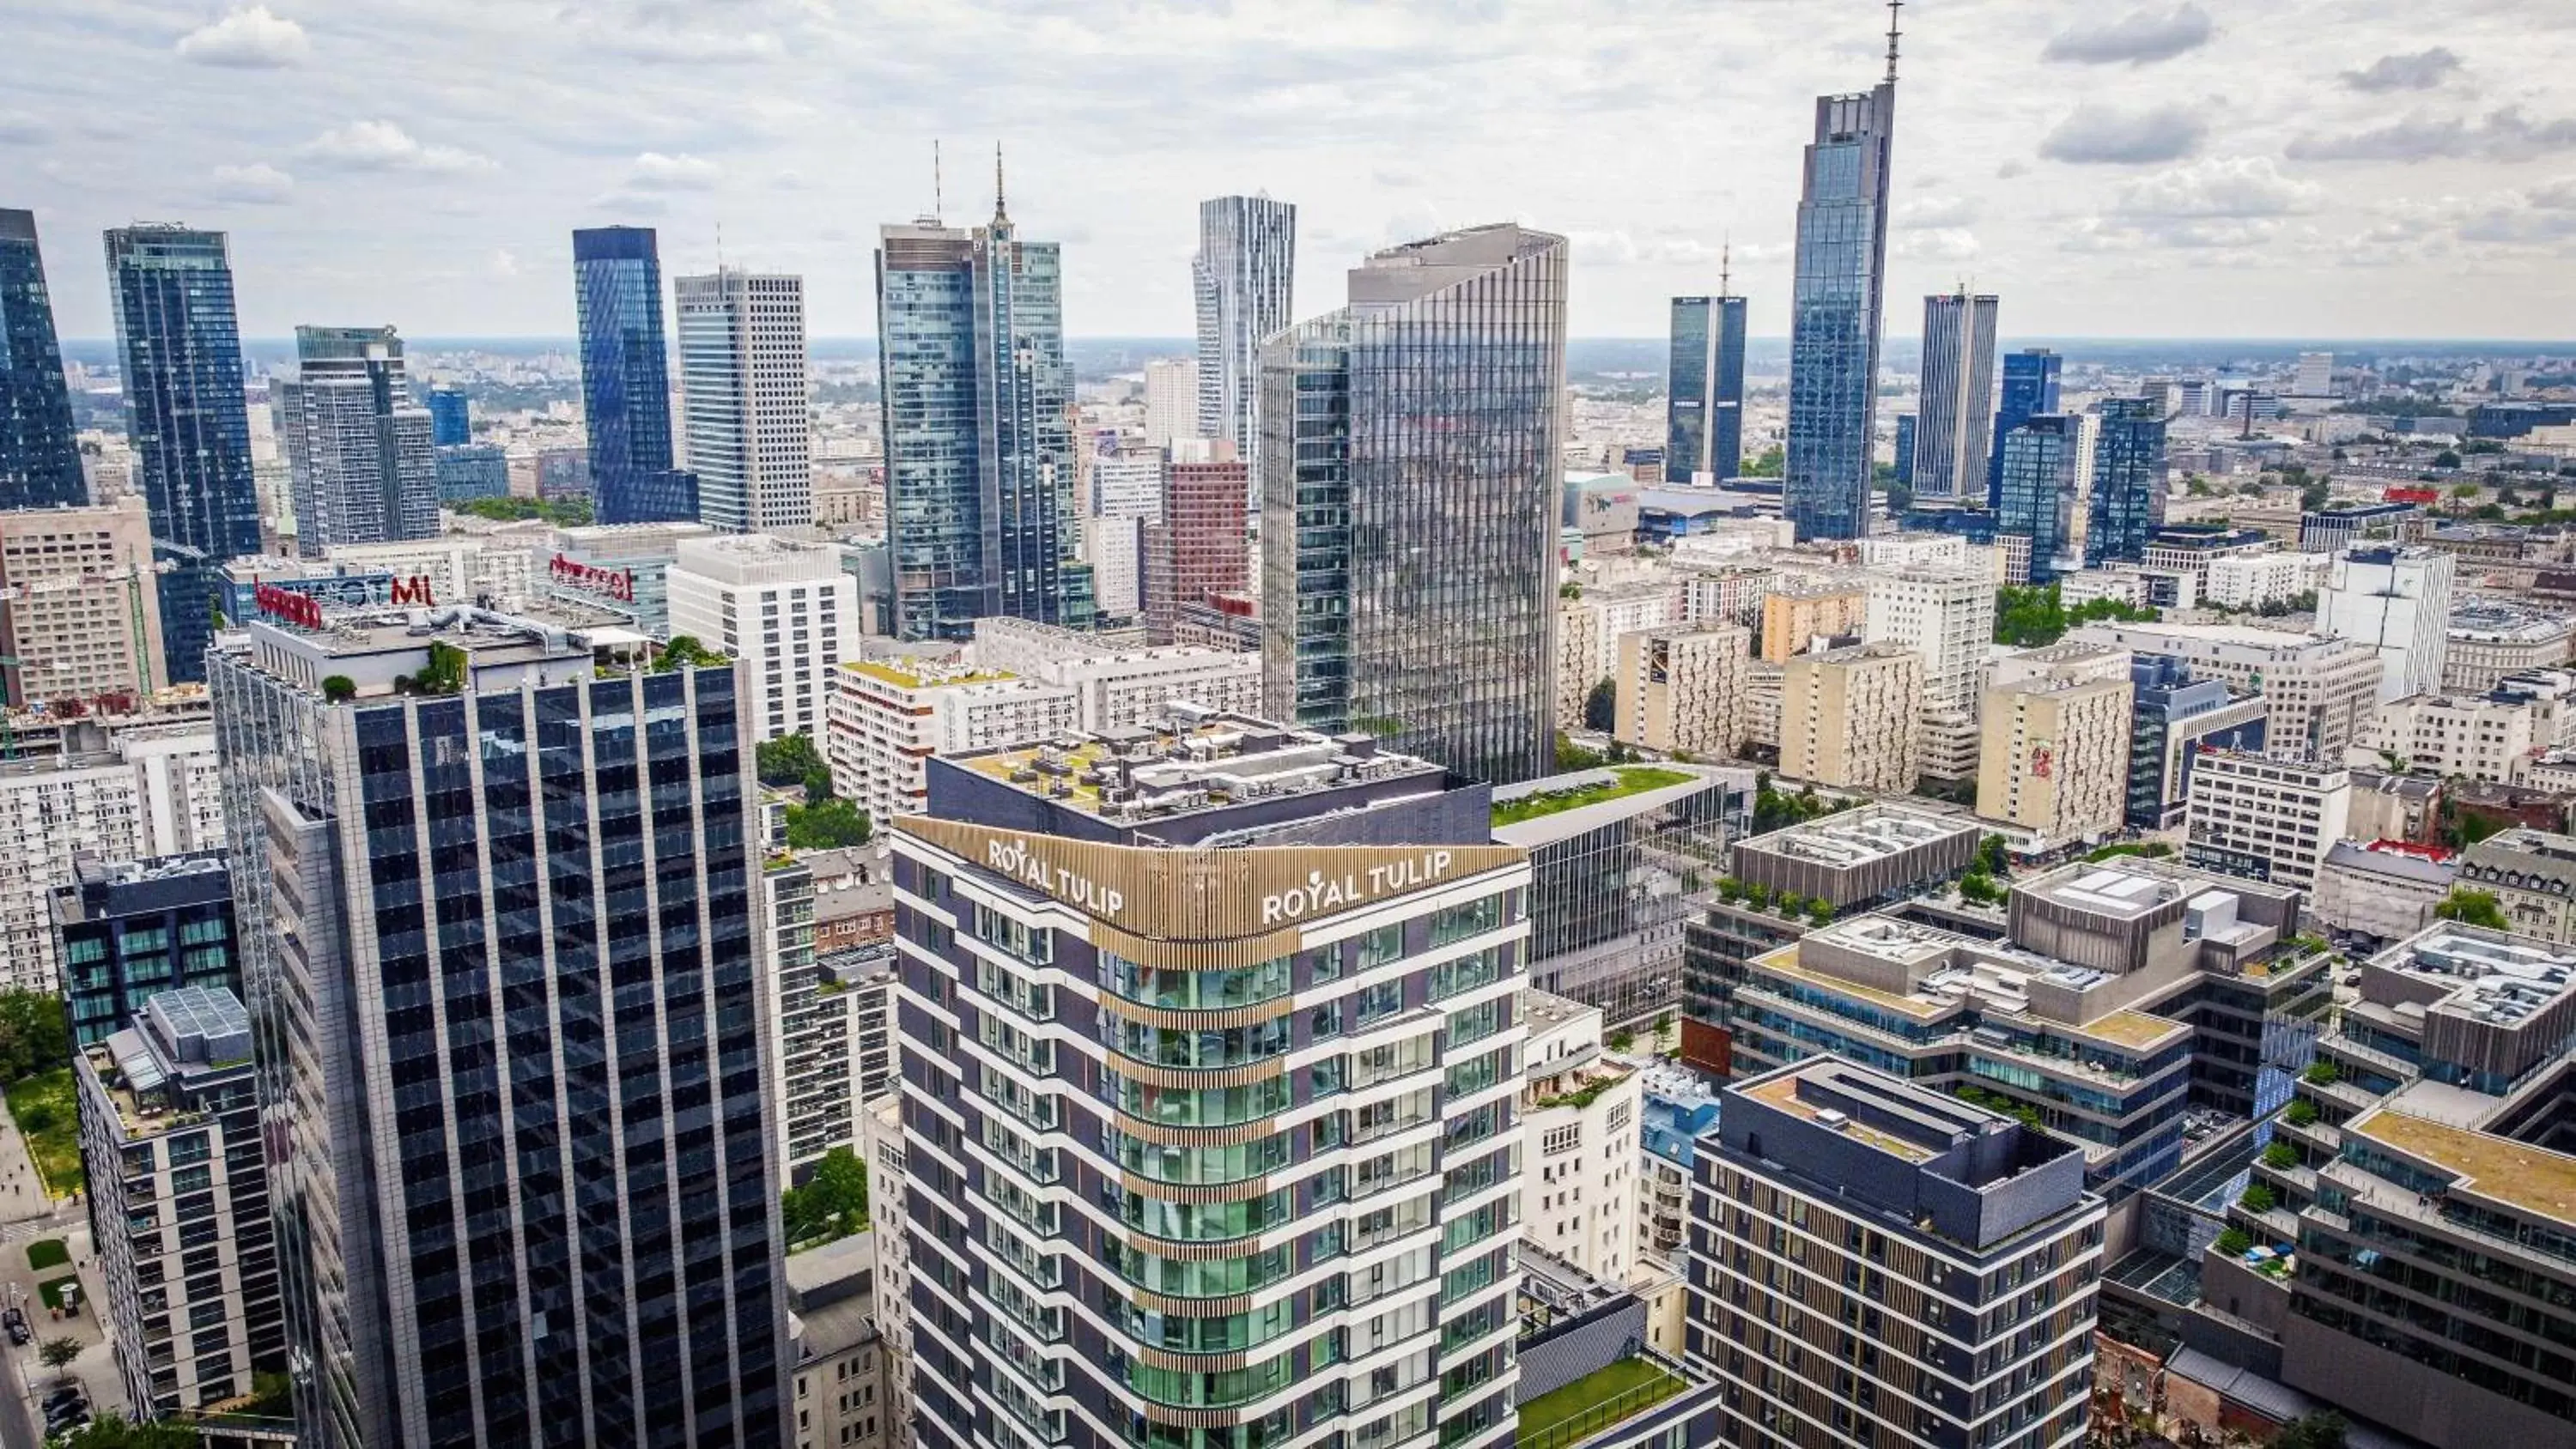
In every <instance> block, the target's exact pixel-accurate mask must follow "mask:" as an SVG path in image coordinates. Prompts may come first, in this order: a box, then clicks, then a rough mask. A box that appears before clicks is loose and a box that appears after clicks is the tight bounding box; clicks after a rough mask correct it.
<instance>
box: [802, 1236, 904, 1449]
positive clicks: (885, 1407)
mask: <svg viewBox="0 0 2576 1449" xmlns="http://www.w3.org/2000/svg"><path fill="white" fill-rule="evenodd" d="M876 1240H877V1234H875V1233H873V1232H864V1233H857V1234H853V1235H852V1236H850V1237H846V1238H840V1239H837V1240H835V1241H833V1242H830V1243H826V1244H824V1245H822V1246H821V1247H816V1248H808V1249H806V1250H805V1251H803V1252H801V1253H790V1254H788V1255H787V1307H788V1312H789V1314H790V1318H789V1321H788V1326H789V1328H790V1329H791V1331H792V1335H793V1337H794V1339H795V1343H796V1368H795V1370H794V1375H795V1380H796V1385H795V1389H794V1391H793V1397H791V1398H790V1399H789V1401H788V1402H789V1403H790V1404H791V1405H792V1406H793V1410H794V1413H795V1415H796V1426H795V1429H794V1431H793V1433H792V1435H791V1438H792V1440H793V1443H794V1445H795V1449H842V1446H844V1445H847V1446H849V1449H887V1446H888V1445H890V1444H892V1443H893V1442H894V1440H893V1438H892V1434H893V1428H894V1426H893V1425H892V1423H891V1422H890V1421H891V1419H892V1418H893V1409H894V1402H893V1400H894V1395H893V1391H892V1389H891V1388H890V1386H889V1385H888V1383H887V1378H888V1375H889V1373H890V1372H891V1370H892V1364H891V1363H890V1362H889V1360H890V1358H891V1354H890V1352H889V1351H888V1349H887V1346H886V1341H885V1335H884V1334H882V1333H880V1332H878V1331H877V1321H876V1320H877V1312H878V1302H879V1299H878V1296H877V1295H878V1289H879V1287H880V1285H879V1284H878V1282H877V1258H878V1251H877V1241H876Z"/></svg>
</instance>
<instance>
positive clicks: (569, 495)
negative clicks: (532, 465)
mask: <svg viewBox="0 0 2576 1449" xmlns="http://www.w3.org/2000/svg"><path fill="white" fill-rule="evenodd" d="M536 465H537V467H536V473H537V496H538V497H539V498H542V499H544V500H546V501H547V502H549V503H564V502H569V501H572V500H575V499H578V500H580V501H582V502H584V503H587V502H589V501H590V497H591V488H592V483H591V477H590V450H589V449H588V448H539V449H538V450H537V457H536Z"/></svg>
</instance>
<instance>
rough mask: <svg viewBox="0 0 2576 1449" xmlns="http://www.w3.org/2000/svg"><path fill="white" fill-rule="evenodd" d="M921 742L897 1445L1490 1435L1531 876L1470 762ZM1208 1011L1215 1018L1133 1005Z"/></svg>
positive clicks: (1217, 745)
mask: <svg viewBox="0 0 2576 1449" xmlns="http://www.w3.org/2000/svg"><path fill="white" fill-rule="evenodd" d="M1274 416H1275V415H1274ZM1337 761H1338V762H1339V763H1337ZM1058 768H1061V769H1063V770H1065V771H1067V772H1068V773H1067V774H1065V775H1062V776H1057V775H1054V774H1053V773H1051V772H1052V771H1054V770H1056V769H1058ZM929 769H930V781H931V785H930V807H931V809H930V814H929V816H928V817H926V818H921V817H915V818H907V819H904V820H900V821H897V822H896V823H895V827H894V831H893V841H894V851H895V856H894V867H895V887H896V890H897V891H898V892H899V893H900V895H901V897H902V899H903V901H904V902H905V907H906V908H905V911H904V923H903V927H902V934H901V936H900V939H899V947H900V951H901V955H902V962H903V968H902V969H903V985H902V988H901V992H902V994H901V1017H902V1024H903V1032H904V1042H903V1049H902V1052H901V1061H902V1072H903V1079H902V1087H901V1102H902V1117H903V1131H904V1137H905V1141H906V1144H907V1145H906V1151H905V1155H904V1170H903V1183H902V1197H903V1204H904V1210H905V1213H906V1214H907V1222H906V1226H907V1230H908V1231H907V1234H906V1236H907V1237H908V1238H909V1240H910V1251H911V1255H912V1256H911V1260H910V1263H909V1266H908V1268H907V1270H906V1271H907V1275H908V1277H909V1278H910V1281H911V1289H912V1303H911V1312H910V1322H909V1331H910V1335H911V1347H912V1358H913V1373H912V1380H911V1395H912V1398H913V1414H912V1423H913V1429H914V1434H915V1436H916V1439H917V1441H918V1442H919V1443H921V1444H923V1445H925V1446H932V1449H938V1446H952V1445H953V1446H959V1449H963V1446H965V1445H967V1444H968V1443H970V1442H980V1441H984V1440H988V1439H992V1438H996V1437H1000V1438H1004V1439H1007V1440H1009V1441H1010V1442H1014V1443H1021V1442H1025V1443H1030V1444H1048V1445H1066V1446H1073V1449H1094V1446H1109V1445H1126V1444H1132V1443H1135V1442H1136V1441H1137V1440H1139V1439H1144V1440H1148V1441H1151V1442H1155V1443H1171V1444H1179V1443H1189V1442H1196V1441H1197V1435H1198V1433H1199V1432H1200V1426H1201V1425H1202V1424H1204V1422H1205V1418H1206V1415H1207V1414H1208V1408H1209V1406H1210V1405H1211V1404H1212V1403H1214V1402H1222V1403H1224V1404H1225V1405H1226V1406H1227V1407H1226V1412H1227V1414H1228V1416H1229V1417H1230V1418H1232V1419H1234V1420H1235V1424H1234V1426H1233V1427H1230V1428H1228V1429H1227V1430H1226V1431H1225V1432H1226V1434H1227V1436H1228V1437H1229V1438H1231V1437H1233V1435H1234V1429H1235V1428H1239V1429H1240V1430H1241V1435H1240V1437H1241V1438H1242V1440H1243V1442H1245V1443H1247V1444H1249V1443H1263V1444H1269V1443H1289V1442H1296V1441H1299V1440H1301V1439H1303V1438H1305V1437H1309V1436H1310V1435H1311V1434H1314V1433H1325V1434H1331V1433H1347V1434H1349V1435H1350V1436H1351V1437H1352V1439H1353V1441H1354V1442H1359V1443H1369V1444H1388V1445H1393V1444H1404V1443H1413V1442H1417V1441H1419V1442H1429V1441H1430V1440H1431V1439H1432V1437H1433V1436H1435V1435H1436V1436H1437V1437H1439V1438H1440V1439H1443V1440H1445V1441H1447V1442H1449V1443H1451V1444H1455V1445H1461V1446H1481V1445H1486V1444H1490V1443H1497V1442H1500V1441H1501V1439H1502V1438H1504V1437H1506V1436H1508V1435H1509V1434H1510V1433H1511V1432H1512V1426H1513V1411H1512V1404H1513V1390H1514V1386H1515V1384H1516V1382H1517V1375H1518V1367H1517V1364H1516V1362H1515V1358H1514V1355H1513V1353H1512V1343H1513V1338H1514V1335H1515V1332H1516V1329H1517V1326H1518V1325H1517V1315H1516V1313H1515V1309H1514V1303H1515V1297H1516V1294H1517V1292H1518V1289H1519V1286H1520V1271H1519V1268H1518V1265H1517V1262H1516V1260H1515V1256H1514V1253H1515V1247H1516V1244H1517V1239H1518V1225H1517V1224H1516V1223H1515V1221H1514V1218H1515V1215H1516V1212H1517V1209H1518V1206H1519V1203H1520V1193H1521V1173H1520V1172H1519V1171H1518V1167H1517V1165H1518V1163H1519V1162H1520V1161H1521V1160H1522V1158H1521V1156H1520V1151H1521V1131H1520V1125H1519V1122H1518V1119H1517V1113H1516V1111H1515V1106H1516V1102H1517V1099H1518V1097H1519V1095H1520V1090H1521V1078H1520V1074H1519V1073H1518V1071H1517V1070H1515V1066H1516V1064H1517V1062H1518V1060H1519V1048H1520V1045H1521V1041H1522V1036H1523V1031H1524V1028H1523V1025H1522V1022H1521V1019H1520V1013H1519V1011H1518V1009H1517V1008H1518V1001H1519V997H1520V993H1521V987H1522V980H1523V977H1522V960H1521V951H1522V949H1523V942H1524V941H1525V939H1526V937H1527V934H1528V930H1529V926H1528V921H1527V919H1526V918H1525V917H1524V916H1523V915H1522V914H1521V910H1522V905H1521V902H1522V897H1523V893H1524V891H1525V889H1526V887H1527V886H1528V885H1529V879H1530V878H1529V873H1528V868H1527V865H1526V863H1525V862H1524V861H1523V859H1522V857H1521V853H1520V852H1519V851H1517V850H1513V849H1511V848H1509V847H1505V846H1496V845H1493V844H1490V843H1488V834H1487V832H1488V830H1489V829H1490V826H1489V823H1488V821H1489V805H1488V800H1487V792H1486V790H1485V788H1484V787H1483V786H1481V785H1475V784H1468V783H1464V782H1458V781H1455V780H1454V778H1453V777H1451V776H1450V775H1449V773H1448V771H1446V770H1445V769H1444V767H1442V766H1440V765H1437V764H1433V763H1431V762H1429V761H1426V760H1422V759H1419V758H1415V757H1411V756H1407V755H1402V754H1397V753H1393V752H1390V751H1387V750H1384V749H1381V748H1378V747H1377V746H1376V745H1375V742H1373V741H1369V740H1356V741H1355V740H1352V739H1348V738H1343V739H1334V738H1328V737H1326V736H1323V735H1318V734H1313V733H1310V732H1307V731H1303V730H1293V729H1286V728H1282V727H1279V726H1275V725H1270V724H1266V723H1263V722H1260V721H1255V720H1247V719H1240V718H1235V717H1231V716H1214V715H1211V716H1204V717H1202V718H1200V719H1198V720H1197V721H1195V722H1194V723H1188V724H1176V728H1175V729H1174V730H1173V731H1171V732H1168V733H1143V732H1139V733H1137V734H1133V735H1118V736H1112V737H1110V738H1107V739H1102V738H1096V737H1095V738H1090V739H1085V740H1082V741H1080V742H1079V743H1078V744H1077V745H1075V747H1073V748H1071V749H1065V750H1059V749H1057V748H1055V747H1053V746H1049V747H1046V748H1044V749H1025V748H1022V749H1011V750H1004V751H996V752H989V753H984V754H977V755H971V756H966V757H962V758H956V759H937V760H933V761H931V762H930V766H929ZM1093 781H1097V782H1098V783H1097V784H1093V783H1091V782H1093ZM1246 781H1259V782H1260V783H1261V785H1262V786H1264V787H1266V788H1264V789H1262V790H1261V791H1260V792H1259V793H1257V794H1255V795H1253V796H1252V797H1251V798H1242V797H1241V796H1240V795H1239V794H1238V793H1237V788H1238V785H1239V784H1240V782H1246ZM1068 787H1069V788H1068ZM1183 882H1195V883H1196V884H1194V885H1184V884H1183ZM1292 993H1293V994H1294V998H1295V1008H1296V1009H1295V1010H1294V1011H1293V1012H1291V1011H1287V1010H1286V1003H1288V1001H1289V1000H1290V997H1291V994H1292ZM1211 1011H1222V1012H1227V1013H1233V1014H1235V1015H1239V1016H1240V1018H1241V1019H1242V1020H1243V1021H1244V1022H1245V1023H1246V1024H1245V1025H1242V1026H1240V1027H1229V1028H1223V1029H1210V1030H1208V1031H1185V1032H1177V1033H1176V1032H1175V1031H1173V1030H1172V1029H1171V1028H1169V1027H1168V1026H1166V1025H1165V1023H1167V1022H1173V1021H1179V1020H1183V1019H1188V1020H1193V1021H1197V1020H1202V1019H1203V1020H1209V1021H1213V1020H1216V1019H1217V1018H1214V1017H1208V1016H1206V1013H1208V1012H1211ZM1175 1013H1178V1015H1175ZM952 1016H953V1019H954V1023H955V1024H954V1025H953V1026H952V1025H950V1024H949V1019H950V1018H951V1017H952ZM1226 1019H1235V1016H1234V1015H1230V1016H1229V1017H1227V1018H1226ZM1292 1052H1294V1053H1298V1054H1300V1055H1299V1057H1298V1058H1297V1059H1298V1060H1299V1061H1301V1062H1302V1063H1304V1065H1301V1066H1300V1067H1299V1069H1298V1070H1296V1071H1294V1072H1286V1071H1284V1070H1283V1067H1284V1065H1285V1060H1286V1059H1287V1057H1288V1054H1290V1053H1292ZM1318 1067H1320V1068H1321V1070H1320V1072H1318V1071H1317V1070H1316V1068H1318ZM1211 1070H1221V1071H1222V1072H1224V1073H1225V1074H1226V1075H1227V1076H1228V1078H1229V1079H1231V1078H1234V1077H1240V1078H1241V1079H1242V1081H1243V1085H1237V1086H1231V1087H1212V1086H1202V1085H1201V1084H1202V1083H1203V1082H1204V1081H1206V1080H1207V1076H1206V1074H1207V1073H1208V1072H1209V1071H1211ZM1085 1084H1091V1085H1085ZM1319 1094H1331V1100H1330V1101H1329V1102H1324V1101H1321V1100H1319ZM1229 1184H1243V1185H1242V1186H1236V1187H1228V1186H1227V1185H1229ZM1212 1197H1222V1198H1225V1199H1227V1201H1226V1202H1224V1203H1214V1204H1212V1203H1210V1202H1208V1201H1207V1199H1210V1198H1212ZM1094 1205H1097V1206H1096V1207H1095V1206H1094ZM1220 1239H1222V1240H1224V1241H1222V1242H1219V1241H1216V1240H1220ZM1318 1294H1320V1295H1321V1297H1320V1298H1319V1297H1318V1296H1317V1295H1318ZM1211 1299H1219V1300H1221V1301H1218V1302H1210V1301H1209V1300H1211ZM1097 1303H1114V1304H1122V1305H1125V1308H1124V1309H1122V1310H1121V1311H1118V1312H1114V1313H1110V1314H1105V1315H1104V1314H1097V1313H1094V1312H1092V1311H1091V1310H1089V1309H1086V1308H1084V1307H1082V1306H1081V1305H1084V1304H1097ZM1319 1303H1321V1304H1324V1305H1330V1306H1329V1307H1326V1308H1324V1309H1323V1314H1324V1316H1322V1317H1317V1316H1315V1315H1316V1308H1317V1305H1318V1304H1319ZM1212 1311H1213V1312H1215V1314H1216V1316H1214V1317H1211V1316H1210V1315H1211V1312H1212ZM1237 1315H1241V1317H1240V1318H1238V1317H1237ZM1238 1323H1241V1324H1251V1325H1268V1326H1264V1327H1259V1328H1257V1329H1251V1330H1248V1331H1247V1332H1248V1336H1241V1335H1239V1334H1238V1329H1237V1325H1238ZM1274 1327H1275V1329H1276V1331H1275V1332H1274V1331H1273V1328H1274ZM1210 1354H1222V1355H1224V1357H1223V1358H1221V1359H1211V1358H1209V1357H1207V1355H1210ZM1219 1364H1225V1365H1230V1366H1227V1367H1218V1366H1217V1365H1219ZM970 1386H971V1389H970ZM970 1393H971V1397H970Z"/></svg>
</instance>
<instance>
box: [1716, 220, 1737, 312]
mask: <svg viewBox="0 0 2576 1449" xmlns="http://www.w3.org/2000/svg"><path fill="white" fill-rule="evenodd" d="M1717 295H1719V296H1721V297H1732V296H1734V295H1735V234H1734V233H1733V232H1729V233H1727V234H1726V237H1725V239H1724V240H1722V241H1720V242H1719V243H1718V244H1717Z"/></svg>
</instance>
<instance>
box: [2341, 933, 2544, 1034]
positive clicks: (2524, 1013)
mask: <svg viewBox="0 0 2576 1449" xmlns="http://www.w3.org/2000/svg"><path fill="white" fill-rule="evenodd" d="M2369 964H2370V965H2371V966H2372V967H2374V968H2377V969H2379V970H2383V971H2390V972H2394V973H2396V974H2397V975H2398V976H2400V977H2402V978H2406V979H2410V980H2414V981H2418V982H2424V983H2428V984H2431V985H2433V986H2436V987H2439V988H2444V989H2445V994H2443V995H2442V996H2440V997H2439V998H2438V999H2436V1000H2435V1001H2433V1002H2430V1003H2428V1005H2427V1009H2428V1010H2433V1011H2447V1012H2456V1013H2459V1014H2461V1015H2465V1016H2470V1017H2474V1018H2476V1019H2477V1020H2479V1021H2482V1022H2486V1023H2488V1024H2489V1025H2493V1026H2503V1027H2512V1026H2518V1025H2520V1024H2521V1023H2523V1022H2524V1021H2527V1020H2529V1019H2530V1018H2531V1017H2532V1016H2534V1015H2536V1014H2537V1013H2539V1012H2540V1011H2541V1010H2542V1009H2543V1008H2545V1007H2547V1006H2549V1005H2550V1004H2551V1003H2552V1002H2555V1001H2557V1000H2559V999H2560V998H2562V997H2564V996H2566V995H2567V994H2568V992H2569V990H2570V988H2571V985H2576V949H2565V948H2559V947H2554V946H2551V945H2549V944H2548V943H2546V942H2542V941H2539V940H2535V939H2533V938H2531V937H2528V936H2512V935H2507V934H2505V933H2503V932H2500V931H2488V930H2481V929H2479V928H2477V927H2472V926H2457V925H2450V924H2444V925H2439V926H2435V927H2434V928H2433V929H2431V930H2429V931H2426V932H2425V933H2424V934H2422V935H2420V936H2417V937H2414V938H2413V939H2411V940H2408V941H2403V942H2400V943H2399V944H2397V945H2395V946H2392V947H2390V948H2389V949H2388V950H2386V951H2384V952H2381V953H2380V954H2379V955H2378V956H2376V957H2374V958H2372V960H2371V962H2370V963H2369Z"/></svg>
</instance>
